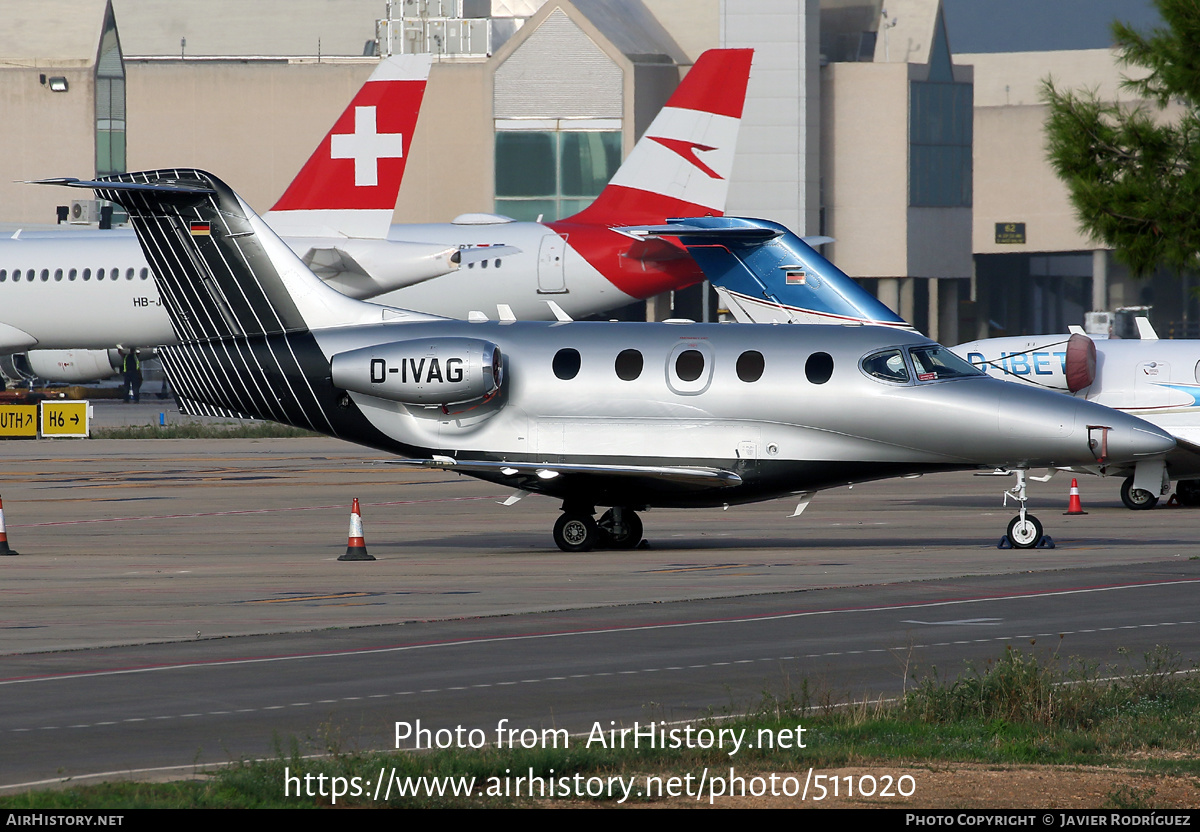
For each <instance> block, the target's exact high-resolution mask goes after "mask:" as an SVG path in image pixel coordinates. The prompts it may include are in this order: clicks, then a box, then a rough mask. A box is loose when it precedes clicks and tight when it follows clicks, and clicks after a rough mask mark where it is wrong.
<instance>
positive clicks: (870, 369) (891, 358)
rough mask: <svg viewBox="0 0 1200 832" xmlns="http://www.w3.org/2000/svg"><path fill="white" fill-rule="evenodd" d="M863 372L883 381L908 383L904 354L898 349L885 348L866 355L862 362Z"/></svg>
mask: <svg viewBox="0 0 1200 832" xmlns="http://www.w3.org/2000/svg"><path fill="white" fill-rule="evenodd" d="M862 368H863V372H864V373H866V374H867V375H869V376H874V377H875V378H881V379H883V380H884V381H898V382H900V383H901V384H907V383H908V367H907V366H906V365H905V363H904V354H903V353H901V352H900V350H887V351H886V352H877V353H875V354H874V355H868V356H867V357H866V358H864V359H863V362H862Z"/></svg>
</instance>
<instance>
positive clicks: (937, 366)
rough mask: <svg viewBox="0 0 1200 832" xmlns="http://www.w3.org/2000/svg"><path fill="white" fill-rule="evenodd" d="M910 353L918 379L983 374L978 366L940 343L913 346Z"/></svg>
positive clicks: (926, 379) (925, 379) (927, 379)
mask: <svg viewBox="0 0 1200 832" xmlns="http://www.w3.org/2000/svg"><path fill="white" fill-rule="evenodd" d="M908 354H909V355H911V356H912V362H913V369H915V370H916V372H917V381H941V380H943V379H947V378H963V377H965V376H977V375H981V372H980V371H979V370H978V369H977V368H976V367H973V366H972V365H971V364H969V363H968V362H966V361H964V360H963V359H961V358H959V357H958V356H957V355H955V354H954V353H952V352H950V350H948V349H946V348H945V347H943V346H940V345H934V346H931V347H913V348H912V349H910V350H909V351H908Z"/></svg>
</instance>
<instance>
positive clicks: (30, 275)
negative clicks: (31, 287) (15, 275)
mask: <svg viewBox="0 0 1200 832" xmlns="http://www.w3.org/2000/svg"><path fill="white" fill-rule="evenodd" d="M34 274H35V272H34V270H33V269H26V270H25V279H26V280H28V281H29V282H30V283H32V282H33V276H34Z"/></svg>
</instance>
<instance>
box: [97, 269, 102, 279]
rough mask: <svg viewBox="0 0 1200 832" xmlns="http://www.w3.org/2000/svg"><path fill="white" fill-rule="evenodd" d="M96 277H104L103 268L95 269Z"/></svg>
mask: <svg viewBox="0 0 1200 832" xmlns="http://www.w3.org/2000/svg"><path fill="white" fill-rule="evenodd" d="M96 279H97V280H103V279H104V269H96Z"/></svg>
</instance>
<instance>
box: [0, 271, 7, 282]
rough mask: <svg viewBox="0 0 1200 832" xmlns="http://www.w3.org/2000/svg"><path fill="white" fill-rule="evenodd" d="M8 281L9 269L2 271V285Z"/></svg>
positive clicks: (0, 278) (0, 279) (0, 275)
mask: <svg viewBox="0 0 1200 832" xmlns="http://www.w3.org/2000/svg"><path fill="white" fill-rule="evenodd" d="M6 280H8V269H0V283H3V282H4V281H6Z"/></svg>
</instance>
